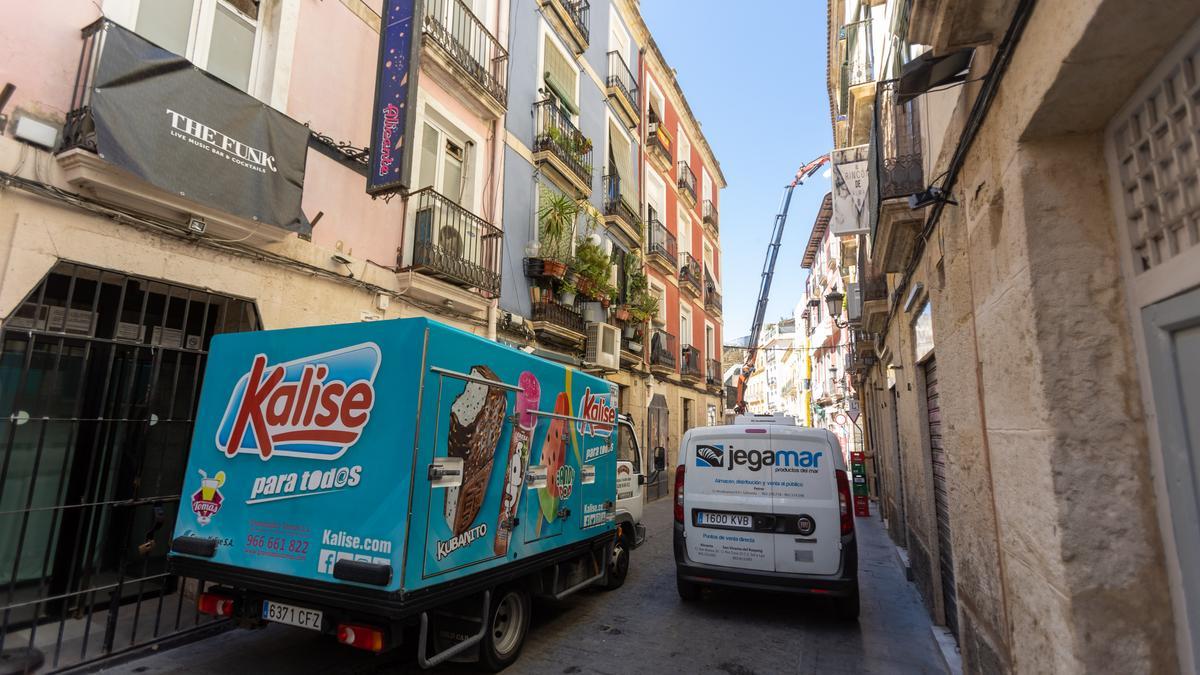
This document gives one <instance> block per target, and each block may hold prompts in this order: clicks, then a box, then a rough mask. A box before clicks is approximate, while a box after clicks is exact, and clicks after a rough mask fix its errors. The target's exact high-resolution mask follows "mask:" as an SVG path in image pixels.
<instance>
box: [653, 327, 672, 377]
mask: <svg viewBox="0 0 1200 675" xmlns="http://www.w3.org/2000/svg"><path fill="white" fill-rule="evenodd" d="M678 358H679V340H678V339H676V337H675V336H674V335H671V334H670V333H668V332H667V331H665V330H657V329H656V330H655V331H654V333H653V334H652V335H651V336H650V365H652V366H663V367H666V368H669V369H671V370H674V369H675V364H676V363H677V362H678Z"/></svg>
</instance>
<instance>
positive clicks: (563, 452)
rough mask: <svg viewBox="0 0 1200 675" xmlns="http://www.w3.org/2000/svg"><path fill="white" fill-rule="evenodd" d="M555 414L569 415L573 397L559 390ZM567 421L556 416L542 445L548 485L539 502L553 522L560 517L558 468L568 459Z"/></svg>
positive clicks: (539, 493) (543, 511) (545, 514)
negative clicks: (570, 397)
mask: <svg viewBox="0 0 1200 675" xmlns="http://www.w3.org/2000/svg"><path fill="white" fill-rule="evenodd" d="M554 414H555V415H563V416H569V415H570V414H571V399H569V398H568V397H567V393H566V392H559V394H558V398H557V399H556V400H555V401H554ZM568 433H570V430H569V429H568V428H567V421H566V420H563V419H558V418H555V419H554V421H552V422H550V428H549V430H547V432H546V442H545V443H544V444H543V445H542V464H545V465H546V487H544V488H542V489H540V490H538V502H539V503H540V505H541V507H542V517H544V518H545V519H546V522H548V523H552V522H554V519H555V518H557V517H558V494H559V490H558V470H559V468H561V467H562V465H563V462H564V461H566V459H567V434H568Z"/></svg>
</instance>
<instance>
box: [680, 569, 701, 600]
mask: <svg viewBox="0 0 1200 675" xmlns="http://www.w3.org/2000/svg"><path fill="white" fill-rule="evenodd" d="M675 588H676V589H678V591H679V597H680V598H682V599H683V601H684V602H695V601H697V600H699V599H700V584H697V583H694V582H691V581H687V580H685V579H683V578H682V577H680V576H679V575H678V574H676V575H675Z"/></svg>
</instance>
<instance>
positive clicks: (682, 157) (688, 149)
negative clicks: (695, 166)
mask: <svg viewBox="0 0 1200 675" xmlns="http://www.w3.org/2000/svg"><path fill="white" fill-rule="evenodd" d="M675 135H676V137H677V138H678V139H679V153H678V154H677V155H676V159H678V160H679V161H681V162H687V163H688V166H689V167H690V166H691V164H692V142H691V141H689V140H688V137H687V136H685V135H684V133H683V123H682V122H680V123H679V125H678V126H677V127H676V128H675ZM679 171H680V172H681V173H682V171H683V167H679ZM693 187H695V185H694V184H693Z"/></svg>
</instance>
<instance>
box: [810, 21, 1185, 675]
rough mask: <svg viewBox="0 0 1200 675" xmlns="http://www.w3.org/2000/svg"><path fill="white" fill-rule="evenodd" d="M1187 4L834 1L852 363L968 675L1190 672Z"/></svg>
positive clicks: (928, 584)
mask: <svg viewBox="0 0 1200 675" xmlns="http://www.w3.org/2000/svg"><path fill="white" fill-rule="evenodd" d="M1198 19H1200V6H1197V5H1196V4H1195V3H1192V2H1164V3H1156V4H1155V5H1154V7H1153V8H1148V7H1145V6H1143V5H1142V4H1140V3H1135V2H1129V1H1126V0H1092V1H1089V2H1084V3H1052V2H1037V3H1034V2H1022V1H1018V0H975V1H972V2H959V3H944V2H931V1H930V2H926V1H924V0H911V1H901V0H897V1H894V2H893V1H889V2H884V3H875V2H870V3H855V2H851V1H845V2H843V1H842V0H835V1H834V2H831V3H830V26H829V43H830V63H829V73H830V77H829V84H830V99H831V109H832V113H833V121H832V123H833V126H834V132H835V140H836V142H837V144H838V148H839V149H845V150H846V151H847V152H849V151H850V149H851V148H859V147H861V145H862V144H866V146H867V147H866V150H867V170H866V179H867V186H866V187H867V191H866V192H867V199H866V204H865V209H864V210H863V213H865V229H866V230H867V232H866V234H865V235H861V237H862V238H861V239H860V242H861V243H860V248H859V260H860V264H859V273H858V276H859V283H860V289H859V292H860V294H861V298H862V309H861V315H860V316H859V317H857V318H856V319H855V320H854V321H852V322H851V323H852V325H853V326H854V328H855V333H854V338H855V362H854V363H852V364H851V367H850V370H851V371H852V372H854V373H855V377H856V378H857V381H858V383H859V388H858V390H859V392H860V394H859V395H860V399H861V405H862V408H863V411H864V417H865V419H866V421H867V438H868V443H867V447H868V453H869V454H870V455H872V456H873V458H874V460H875V465H876V466H877V468H878V470H879V475H878V486H879V497H880V507H881V510H882V512H883V516H884V518H885V519H886V522H887V523H888V528H889V531H890V533H891V535H892V537H893V539H894V540H895V542H896V543H897V545H899V546H901V547H902V548H904V549H905V550H906V551H907V559H908V560H909V561H910V564H911V573H912V578H913V581H914V583H915V584H916V585H917V587H918V588H919V589H920V591H921V594H922V596H923V598H924V599H925V601H926V604H927V606H928V607H929V610H930V612H931V613H932V614H933V616H934V618H935V619H936V620H938V621H939V622H940V623H944V624H945V625H946V626H947V628H949V629H950V631H951V632H952V633H953V634H954V635H956V637H957V640H958V644H959V647H960V649H961V653H962V657H963V665H964V670H966V671H967V672H981V673H991V672H1010V671H1011V672H1146V673H1149V672H1155V673H1166V672H1195V670H1196V668H1197V664H1198V663H1200V660H1198V659H1197V654H1198V651H1197V650H1198V649H1200V640H1198V639H1197V626H1200V592H1198V591H1197V589H1200V576H1197V575H1198V570H1200V535H1198V534H1197V533H1198V532H1200V529H1198V528H1197V525H1196V523H1197V522H1198V520H1200V514H1198V512H1197V506H1196V504H1197V502H1196V500H1195V495H1196V494H1198V490H1200V477H1198V476H1197V474H1196V473H1195V471H1194V468H1195V467H1196V466H1197V465H1198V464H1200V463H1198V462H1197V459H1198V458H1200V450H1198V448H1200V442H1198V441H1197V439H1196V438H1195V435H1194V434H1192V435H1191V436H1189V435H1188V432H1187V431H1186V429H1188V428H1191V427H1190V426H1189V425H1190V424H1191V422H1188V421H1187V420H1195V419H1200V408H1197V405H1196V401H1197V400H1198V399H1197V398H1196V397H1194V396H1192V395H1191V394H1190V391H1191V389H1192V388H1193V387H1192V384H1191V383H1192V382H1193V381H1195V380H1196V378H1195V377H1194V376H1189V375H1188V373H1192V374H1194V373H1195V372H1196V368H1197V364H1198V363H1200V353H1197V351H1196V347H1195V342H1194V338H1193V337H1192V336H1193V335H1194V332H1195V330H1196V328H1195V326H1197V325H1198V324H1200V301H1198V300H1197V298H1200V277H1197V270H1198V269H1200V266H1198V265H1197V263H1198V262H1200V246H1197V242H1198V241H1200V237H1197V236H1196V234H1195V233H1196V222H1197V221H1196V218H1197V213H1198V212H1197V208H1198V204H1200V202H1197V201H1196V199H1195V198H1194V197H1195V191H1194V190H1193V189H1192V188H1193V187H1194V185H1195V183H1196V180H1197V170H1198V163H1197V162H1196V154H1195V152H1194V149H1195V148H1196V147H1197V145H1196V143H1197V141H1198V140H1200V139H1198V138H1197V136H1196V129H1197V127H1196V121H1197V119H1200V117H1197V115H1198V113H1200V108H1198V107H1197V102H1198V101H1200V98H1197V92H1200V88H1198V87H1200V72H1197V70H1196V65H1195V64H1196V62H1197V58H1198V57H1200V51H1197V50H1200V23H1198ZM863 21H868V22H869V23H867V24H863V23H862V22H863ZM864 26H869V28H865V27H864ZM864 30H866V31H868V32H869V34H870V35H871V38H870V39H863V38H862V35H863V31H864ZM865 44H869V45H872V49H871V50H866V49H864V48H862V45H865ZM881 45H882V49H881V48H880V46H881ZM860 66H861V67H860ZM859 73H869V75H867V74H863V75H860V74H859ZM864 125H865V126H864ZM855 152H857V150H855ZM859 225H860V226H862V225H863V221H860V223H859ZM1192 426H1194V425H1192ZM1187 467H1190V468H1187Z"/></svg>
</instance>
